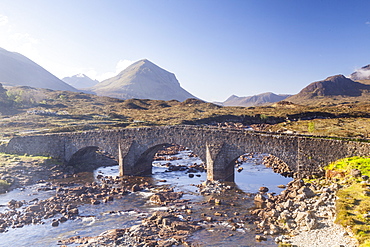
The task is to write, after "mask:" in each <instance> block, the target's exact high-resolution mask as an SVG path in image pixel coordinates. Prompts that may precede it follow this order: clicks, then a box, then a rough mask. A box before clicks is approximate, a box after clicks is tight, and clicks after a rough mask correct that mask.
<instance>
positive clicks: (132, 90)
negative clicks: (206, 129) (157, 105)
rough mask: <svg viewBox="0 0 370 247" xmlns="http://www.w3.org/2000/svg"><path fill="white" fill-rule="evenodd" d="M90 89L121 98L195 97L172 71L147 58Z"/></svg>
mask: <svg viewBox="0 0 370 247" xmlns="http://www.w3.org/2000/svg"><path fill="white" fill-rule="evenodd" d="M89 90H91V91H93V92H95V93H96V94H97V95H100V96H109V97H114V98H119V99H132V98H137V99H155V100H173V99H174V100H178V101H184V100H186V99H188V98H195V97H194V96H193V95H192V94H190V93H189V92H187V91H186V90H185V89H183V88H182V87H181V86H180V83H179V82H178V80H177V79H176V76H175V75H174V74H173V73H170V72H168V71H166V70H164V69H162V68H160V67H158V66H157V65H155V64H154V63H152V62H150V61H149V60H147V59H143V60H140V61H137V62H135V63H134V64H132V65H130V66H129V67H127V68H126V69H125V70H123V71H122V72H120V73H119V74H118V75H117V76H115V77H112V78H110V79H107V80H104V81H102V82H100V83H98V84H97V85H95V86H93V87H91V88H90V89H89Z"/></svg>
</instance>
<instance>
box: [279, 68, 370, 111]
mask: <svg viewBox="0 0 370 247" xmlns="http://www.w3.org/2000/svg"><path fill="white" fill-rule="evenodd" d="M369 90H370V86H369V85H365V84H362V83H359V82H355V81H353V80H351V79H349V78H347V77H345V76H344V75H335V76H330V77H328V78H326V79H325V80H322V81H317V82H313V83H311V84H309V85H308V86H307V87H305V88H303V89H302V90H301V91H300V92H299V93H298V94H296V95H293V96H291V97H288V98H287V99H286V100H287V101H291V102H293V103H298V104H299V103H304V102H308V101H312V102H317V101H318V100H325V99H326V100H333V99H335V98H338V97H342V98H343V97H345V98H348V97H361V96H363V95H364V94H367V93H368V92H369ZM337 96H338V97H337Z"/></svg>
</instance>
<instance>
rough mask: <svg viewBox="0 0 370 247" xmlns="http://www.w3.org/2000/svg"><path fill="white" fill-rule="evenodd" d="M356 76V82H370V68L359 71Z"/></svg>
mask: <svg viewBox="0 0 370 247" xmlns="http://www.w3.org/2000/svg"><path fill="white" fill-rule="evenodd" d="M355 72H356V74H355V78H354V79H356V80H369V79H370V68H367V67H366V68H361V69H357V70H356V71H355Z"/></svg>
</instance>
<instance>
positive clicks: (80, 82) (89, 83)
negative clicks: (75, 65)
mask: <svg viewBox="0 0 370 247" xmlns="http://www.w3.org/2000/svg"><path fill="white" fill-rule="evenodd" d="M62 81H64V82H66V83H68V84H69V85H71V86H72V87H75V88H78V89H83V88H88V87H93V86H95V85H96V84H98V83H99V81H97V80H93V79H91V78H90V77H88V76H87V75H85V74H77V75H74V76H70V77H64V78H63V79H62Z"/></svg>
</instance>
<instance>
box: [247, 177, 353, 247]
mask: <svg viewBox="0 0 370 247" xmlns="http://www.w3.org/2000/svg"><path fill="white" fill-rule="evenodd" d="M338 189H339V185H338V184H333V185H331V186H330V187H322V186H320V185H317V184H310V183H304V182H303V180H294V181H292V182H290V183H289V184H288V185H287V188H286V190H284V191H283V192H282V193H281V194H280V195H276V196H274V195H271V194H268V195H265V194H263V193H261V194H259V195H257V196H256V197H255V200H256V205H257V206H258V208H256V209H254V210H252V211H251V213H252V214H253V215H255V216H257V217H258V220H257V221H256V222H255V224H256V226H257V228H258V231H257V232H259V233H262V234H264V235H281V234H286V235H284V236H280V237H277V238H276V242H278V243H279V242H282V243H288V244H297V245H298V246H300V247H301V246H302V247H303V246H310V247H312V246H320V247H325V246H328V247H332V246H340V245H343V246H346V247H350V246H358V244H357V241H355V240H354V239H353V238H351V237H350V236H349V234H350V233H349V232H347V231H346V230H345V229H344V228H343V227H341V226H339V225H336V224H334V223H333V222H334V219H335V200H336V196H335V193H336V191H337V190H338ZM290 236H294V237H290Z"/></svg>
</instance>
